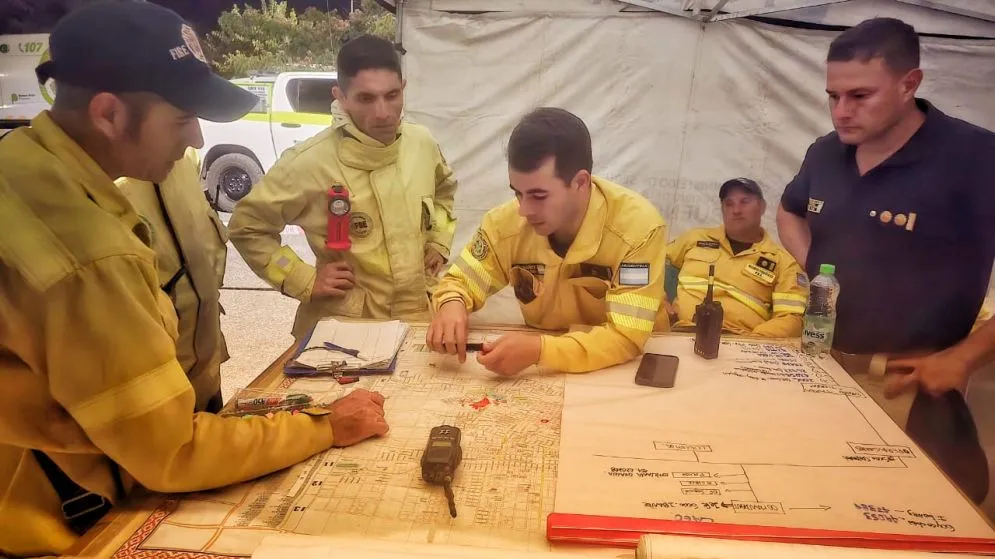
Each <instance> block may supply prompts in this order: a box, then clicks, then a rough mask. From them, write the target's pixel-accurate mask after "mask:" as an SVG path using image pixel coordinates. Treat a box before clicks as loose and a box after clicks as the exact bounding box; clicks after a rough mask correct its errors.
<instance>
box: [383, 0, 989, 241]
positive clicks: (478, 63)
mask: <svg viewBox="0 0 995 559" xmlns="http://www.w3.org/2000/svg"><path fill="white" fill-rule="evenodd" d="M716 2H718V3H721V4H722V12H716V13H715V17H714V18H713V19H712V20H711V21H709V22H708V23H704V22H703V20H704V19H706V17H707V16H708V15H710V14H711V12H710V9H711V8H713V7H715V5H716ZM635 4H639V6H636V5H635ZM798 6H809V7H805V8H798ZM684 8H688V9H686V10H685V9H684ZM791 8H796V9H791ZM661 9H662V11H661ZM773 9H777V11H772V10H773ZM758 10H759V11H765V12H767V13H764V14H763V19H762V20H759V19H757V18H754V17H750V18H747V17H741V16H742V15H743V14H746V15H750V14H753V13H756V12H757V11H758ZM675 13H677V14H680V15H674V14H675ZM735 14H739V15H736V16H735V17H728V18H726V19H721V20H720V19H719V17H722V16H732V15H735ZM874 16H892V17H899V18H901V19H903V20H905V21H906V22H908V23H910V24H912V25H914V26H915V27H916V29H917V30H918V31H919V32H920V33H921V34H924V36H923V37H922V43H923V68H924V71H925V75H926V78H925V83H924V84H923V87H922V88H921V89H920V95H921V96H922V97H925V98H927V99H929V100H930V101H932V102H933V103H934V104H935V105H936V106H938V107H939V108H940V109H941V110H943V111H945V112H948V113H950V114H953V115H955V116H958V117H961V118H964V119H967V120H969V121H972V122H974V123H976V124H979V125H982V126H985V127H987V128H995V95H992V87H993V86H995V2H990V1H989V0H902V1H899V0H848V1H832V0H729V1H728V2H722V1H721V0H698V5H697V11H696V6H695V0H625V1H624V2H619V1H611V0H406V1H404V2H402V3H401V4H400V7H399V9H398V17H399V20H400V29H399V40H400V42H401V43H402V46H403V47H404V49H405V50H406V54H405V56H404V65H405V72H406V75H407V78H408V88H407V91H406V107H407V113H408V115H409V117H410V118H412V119H413V120H415V121H417V122H420V123H422V124H425V125H427V126H428V127H429V128H431V130H432V131H433V132H434V133H435V135H436V137H437V138H438V139H439V141H440V143H441V145H442V148H443V150H444V152H445V155H446V157H447V159H448V160H449V162H450V163H451V164H452V165H453V168H454V169H455V171H456V174H457V176H458V178H459V179H460V183H461V186H460V190H459V193H458V195H457V204H456V205H457V216H458V218H459V220H460V221H459V227H458V231H457V239H456V242H455V246H454V249H459V248H460V247H462V246H463V244H464V243H465V242H466V241H467V239H468V238H469V236H470V235H471V234H472V232H473V230H474V228H475V227H476V226H477V224H478V223H479V222H480V218H481V216H482V215H483V213H484V212H486V211H487V210H488V209H490V208H492V207H494V206H495V205H497V204H499V203H501V202H503V201H505V200H508V199H510V197H511V192H510V190H509V189H508V178H507V167H506V163H505V154H504V150H505V146H506V143H507V138H508V135H509V133H510V131H511V128H512V127H513V126H514V124H515V123H516V122H517V120H518V119H519V118H520V117H521V115H522V114H524V113H525V112H527V111H528V110H530V109H532V108H534V107H536V106H541V105H553V106H559V107H563V108H565V109H568V110H570V111H572V112H574V113H576V114H578V115H579V116H580V117H582V118H583V119H584V121H585V122H586V123H587V125H588V127H589V128H590V129H591V132H592V135H593V137H594V155H595V174H598V175H601V176H604V177H606V178H610V179H613V180H616V181H618V182H620V183H622V184H624V185H626V186H629V187H631V188H633V189H635V190H637V191H639V192H642V193H643V194H645V195H646V196H647V197H648V198H649V199H650V200H652V201H653V202H654V203H655V204H656V205H657V206H658V207H659V208H660V210H661V212H662V213H663V215H664V217H665V218H666V220H667V222H668V224H669V226H670V237H671V238H673V237H674V236H675V235H677V234H680V233H682V232H683V231H686V230H687V229H689V228H691V227H698V226H712V225H716V224H718V223H720V222H721V213H720V211H719V204H718V196H717V189H718V185H719V184H720V183H721V182H722V181H723V180H725V179H728V178H731V177H736V176H749V177H752V178H754V179H756V180H757V181H758V182H760V183H761V185H762V186H763V188H764V190H765V192H766V195H767V199H768V212H767V216H766V221H765V224H766V225H767V226H768V228H771V227H773V215H774V210H775V209H776V207H777V203H778V199H779V197H780V194H781V191H782V190H783V188H784V185H785V184H786V183H787V182H788V181H790V180H791V178H792V177H793V176H794V174H795V172H796V171H797V169H798V165H799V163H800V161H801V159H802V157H803V156H804V154H805V150H806V148H807V147H808V146H809V144H811V142H812V141H813V140H814V139H815V138H817V137H818V136H820V135H822V134H825V133H827V132H829V131H831V129H832V126H831V123H830V120H829V116H828V111H827V108H826V95H825V92H824V88H825V65H824V60H825V55H826V50H827V47H828V45H829V42H830V41H831V40H832V38H833V37H835V36H836V34H837V33H838V32H839V29H842V28H843V27H845V26H850V25H853V24H856V23H858V22H859V21H861V20H863V19H866V18H869V17H874Z"/></svg>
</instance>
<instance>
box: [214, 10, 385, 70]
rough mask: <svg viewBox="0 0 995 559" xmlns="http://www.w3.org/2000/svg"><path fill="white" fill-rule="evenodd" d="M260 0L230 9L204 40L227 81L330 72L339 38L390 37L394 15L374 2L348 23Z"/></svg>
mask: <svg viewBox="0 0 995 559" xmlns="http://www.w3.org/2000/svg"><path fill="white" fill-rule="evenodd" d="M260 1H261V5H260V7H259V8H255V7H252V6H245V7H244V8H239V7H238V6H233V7H232V8H231V9H230V10H228V11H226V12H224V13H222V14H221V17H220V18H218V27H217V30H215V31H213V32H211V33H210V34H209V35H208V37H207V41H206V43H207V44H206V48H207V50H208V53H209V54H210V56H211V59H212V60H213V61H214V65H215V67H216V68H217V70H218V72H219V73H220V74H222V75H224V76H226V77H229V78H235V77H244V76H248V75H249V74H252V73H256V72H286V71H295V70H297V71H321V70H334V69H335V57H336V55H337V54H338V51H339V47H340V46H341V44H342V42H343V39H344V38H348V37H352V36H355V35H359V34H363V33H373V34H376V35H379V36H382V37H385V38H388V39H393V38H394V28H395V25H396V21H395V18H394V15H393V14H391V13H390V12H387V11H386V10H384V9H383V8H382V7H380V5H379V4H377V3H376V1H375V0H363V1H362V4H361V8H360V9H357V10H356V11H355V12H354V13H352V14H351V15H350V17H348V18H343V17H341V16H340V15H339V14H338V13H337V12H328V13H326V12H323V11H321V10H318V9H315V8H308V9H307V10H305V11H304V13H302V14H297V13H296V12H295V11H294V10H293V9H291V8H290V7H289V6H288V5H287V2H280V1H277V0H260Z"/></svg>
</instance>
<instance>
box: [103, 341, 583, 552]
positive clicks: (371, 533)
mask: <svg viewBox="0 0 995 559" xmlns="http://www.w3.org/2000/svg"><path fill="white" fill-rule="evenodd" d="M476 334H477V335H481V334H483V335H486V336H491V337H493V336H497V335H498V334H497V333H487V332H483V333H481V332H477V333H476ZM424 339H425V330H424V329H423V328H412V330H411V332H410V333H409V335H408V337H407V339H406V340H405V342H404V345H403V346H402V349H401V353H400V356H399V359H398V365H397V370H396V371H395V373H394V374H393V375H390V376H386V375H384V376H371V377H367V378H365V379H363V380H362V381H361V382H360V383H358V385H359V386H362V387H363V388H367V389H370V390H376V391H379V392H381V393H382V394H383V395H384V396H385V397H386V402H385V405H384V409H385V412H386V418H387V421H388V423H389V424H390V427H391V430H390V433H389V434H388V436H387V437H385V438H383V439H378V440H370V441H367V442H364V443H361V444H359V445H357V446H354V447H350V448H345V449H332V450H329V451H327V452H325V453H323V454H320V455H318V456H316V457H314V458H313V459H311V460H308V461H307V462H304V463H301V464H299V465H297V466H295V467H293V468H290V469H288V470H285V471H283V472H278V473H276V474H273V475H270V476H268V477H265V478H262V479H260V480H257V481H255V482H250V483H245V484H242V485H239V486H237V487H233V488H228V489H224V490H219V491H213V492H208V493H200V494H195V495H188V496H185V497H184V498H183V499H181V500H178V501H173V502H170V503H169V504H168V506H167V507H166V508H163V509H161V510H159V511H156V513H155V514H154V515H153V517H152V518H151V519H150V520H149V521H148V522H147V523H146V524H145V525H144V526H143V528H142V529H141V530H140V531H139V533H137V534H136V535H135V537H133V538H132V539H131V540H129V542H128V544H126V545H125V546H124V547H123V548H122V549H120V550H119V551H118V552H117V554H116V557H144V556H151V553H150V552H153V551H156V550H175V551H184V552H200V553H204V554H207V555H228V556H232V555H234V556H240V555H241V556H248V555H251V554H252V552H253V551H254V550H255V549H256V547H258V546H259V544H260V543H261V542H262V540H263V538H265V537H266V536H269V535H273V534H277V533H280V532H289V533H294V534H304V535H326V536H327V535H340V536H348V537H361V538H375V539H385V540H396V541H408V542H419V543H425V542H437V543H444V544H455V545H474V546H478V547H485V548H502V549H520V550H546V549H548V548H549V544H548V543H547V541H546V538H545V527H546V524H545V522H546V516H547V515H548V514H549V513H550V512H551V511H552V506H553V489H554V483H555V479H556V470H557V456H558V441H559V431H560V412H561V409H562V405H563V375H562V374H552V375H549V374H546V375H541V374H539V373H538V371H536V370H534V369H532V370H530V371H529V372H527V373H525V374H523V375H521V376H520V377H518V378H515V379H501V378H499V377H496V376H495V375H493V374H491V373H489V372H487V371H486V370H484V369H483V368H482V367H481V366H480V365H478V364H477V362H476V360H475V355H474V354H470V355H468V356H467V361H466V363H465V364H463V365H462V366H460V364H459V363H458V361H457V360H456V358H455V357H452V356H444V355H438V354H433V353H430V352H428V351H427V350H426V348H425V347H424V345H423V341H424ZM316 382H317V383H321V382H324V383H325V384H326V385H332V384H333V383H332V382H331V381H315V380H306V379H303V380H295V381H290V380H288V381H285V383H284V386H285V387H287V388H295V389H296V388H306V389H308V390H314V389H315V388H316V386H315V383H316ZM336 386H337V385H336ZM351 386H357V385H351ZM440 424H450V425H456V426H457V427H459V428H460V429H461V430H462V432H463V442H462V447H463V462H462V464H461V465H460V467H459V469H458V471H457V475H456V477H455V480H454V483H453V491H454V493H455V496H456V508H457V512H458V516H457V518H455V519H453V518H451V517H450V515H449V510H448V507H447V505H446V500H445V496H444V494H443V491H442V488H440V487H437V486H429V485H427V484H425V483H424V482H423V481H422V479H421V469H420V466H419V460H420V458H421V455H422V451H423V450H424V448H425V444H426V442H427V440H428V434H429V430H430V429H431V428H432V427H434V426H436V425H440ZM219 467H223V465H219ZM159 556H161V555H159ZM183 556H184V557H191V556H195V555H190V554H188V553H185V554H183Z"/></svg>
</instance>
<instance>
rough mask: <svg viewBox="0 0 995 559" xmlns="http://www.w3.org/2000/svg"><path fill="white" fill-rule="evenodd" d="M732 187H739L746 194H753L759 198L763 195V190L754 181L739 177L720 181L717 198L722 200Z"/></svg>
mask: <svg viewBox="0 0 995 559" xmlns="http://www.w3.org/2000/svg"><path fill="white" fill-rule="evenodd" d="M733 189H739V190H742V191H743V192H746V193H748V194H755V195H757V196H759V197H760V198H761V199H763V197H764V192H763V190H760V185H759V184H757V182H756V181H754V180H752V179H747V178H743V177H739V178H736V179H729V180H727V181H726V182H724V183H722V186H720V187H719V200H724V199H725V197H726V196H728V195H729V191H731V190H733Z"/></svg>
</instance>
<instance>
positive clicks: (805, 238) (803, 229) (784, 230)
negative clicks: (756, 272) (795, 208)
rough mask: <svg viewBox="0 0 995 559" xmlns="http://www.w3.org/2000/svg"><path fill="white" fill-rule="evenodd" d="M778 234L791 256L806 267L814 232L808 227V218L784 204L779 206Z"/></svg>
mask: <svg viewBox="0 0 995 559" xmlns="http://www.w3.org/2000/svg"><path fill="white" fill-rule="evenodd" d="M777 235H778V237H780V239H781V244H783V245H784V248H786V249H788V252H789V253H791V256H793V257H794V258H795V260H797V261H798V264H799V265H800V266H801V267H802V269H803V270H804V269H805V262H806V260H807V259H808V248H809V246H811V244H812V232H811V230H810V229H809V228H808V220H806V219H805V218H804V217H800V216H797V215H795V214H793V213H791V212H789V211H788V210H785V209H784V207H783V206H780V205H779V206H778V207H777Z"/></svg>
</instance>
